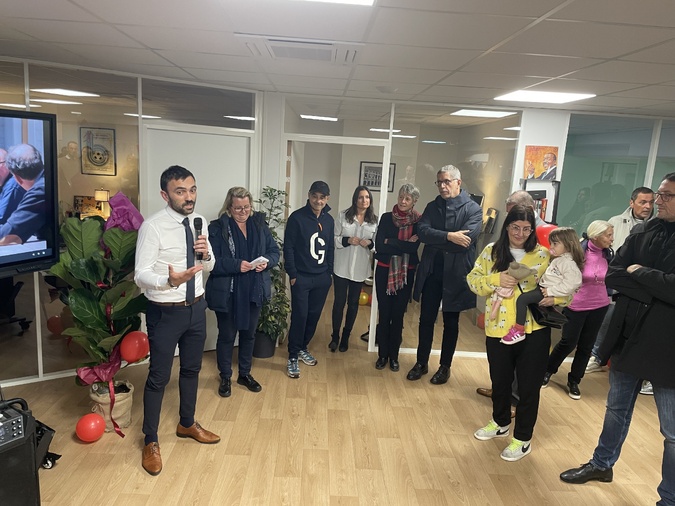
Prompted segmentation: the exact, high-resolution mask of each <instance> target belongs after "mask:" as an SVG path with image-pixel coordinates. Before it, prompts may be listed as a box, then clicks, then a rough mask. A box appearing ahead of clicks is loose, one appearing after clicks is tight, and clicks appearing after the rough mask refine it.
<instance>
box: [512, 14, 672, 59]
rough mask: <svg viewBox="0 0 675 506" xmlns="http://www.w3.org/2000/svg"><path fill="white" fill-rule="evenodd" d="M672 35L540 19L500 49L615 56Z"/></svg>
mask: <svg viewBox="0 0 675 506" xmlns="http://www.w3.org/2000/svg"><path fill="white" fill-rule="evenodd" d="M673 35H675V34H674V33H673V32H672V31H671V30H666V29H662V28H646V27H636V26H623V25H622V26H619V25H605V24H601V23H588V22H575V21H574V22H566V21H548V20H547V21H543V22H541V23H539V24H537V25H535V26H533V27H531V28H529V29H528V30H526V31H525V32H524V33H522V34H520V35H518V36H517V37H515V38H514V39H512V40H510V41H508V42H506V43H505V44H504V45H502V46H501V47H500V48H499V50H500V51H504V52H512V53H536V54H550V55H560V56H583V57H590V58H616V57H617V56H620V55H622V54H624V53H628V52H630V51H634V50H635V48H643V47H646V46H649V45H652V44H656V43H659V42H663V41H665V40H668V39H670V38H672V37H673Z"/></svg>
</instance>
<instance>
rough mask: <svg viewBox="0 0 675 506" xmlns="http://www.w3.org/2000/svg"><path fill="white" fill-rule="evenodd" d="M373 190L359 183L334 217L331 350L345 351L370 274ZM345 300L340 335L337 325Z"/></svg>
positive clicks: (373, 223) (374, 224) (374, 221)
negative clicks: (346, 202) (362, 292)
mask: <svg viewBox="0 0 675 506" xmlns="http://www.w3.org/2000/svg"><path fill="white" fill-rule="evenodd" d="M372 202H373V194H372V193H370V190H369V189H368V188H367V187H365V186H358V187H357V188H356V190H354V195H353V196H352V205H351V206H350V207H349V208H348V209H345V210H344V211H341V212H340V216H339V217H338V219H337V220H335V263H334V266H333V290H334V293H335V301H334V302H333V334H332V339H331V342H330V344H329V345H328V347H329V348H330V351H332V352H335V350H337V349H338V348H339V350H340V351H347V349H348V348H349V334H350V333H351V331H352V327H353V326H354V321H355V320H356V315H357V313H358V311H359V295H360V294H361V288H362V287H363V282H364V281H365V279H366V278H367V277H368V276H370V270H371V266H370V250H371V249H372V248H373V241H374V238H375V231H376V229H377V215H376V214H375V213H374V212H373V208H372ZM345 302H346V303H347V316H346V317H345V322H344V328H343V329H342V338H340V326H341V325H342V317H343V314H344V308H345Z"/></svg>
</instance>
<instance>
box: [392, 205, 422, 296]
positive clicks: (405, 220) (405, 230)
mask: <svg viewBox="0 0 675 506" xmlns="http://www.w3.org/2000/svg"><path fill="white" fill-rule="evenodd" d="M421 216H422V215H421V214H420V213H418V212H417V211H415V209H410V211H407V212H403V211H401V210H399V208H398V204H397V205H395V206H394V209H393V211H392V213H391V218H392V220H393V222H394V225H396V227H397V228H398V239H399V240H400V241H407V240H408V239H410V238H411V237H412V235H413V225H414V224H415V223H417V222H418V221H419V220H420V218H421ZM409 262H410V255H408V253H404V254H403V255H392V256H391V259H390V260H389V276H388V278H387V295H396V292H397V291H398V290H400V289H401V288H402V287H403V286H405V285H406V284H407V282H408V263H409Z"/></svg>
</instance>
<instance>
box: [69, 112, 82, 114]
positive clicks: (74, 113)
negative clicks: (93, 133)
mask: <svg viewBox="0 0 675 506" xmlns="http://www.w3.org/2000/svg"><path fill="white" fill-rule="evenodd" d="M70 114H82V113H81V112H79V111H70Z"/></svg>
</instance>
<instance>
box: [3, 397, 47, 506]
mask: <svg viewBox="0 0 675 506" xmlns="http://www.w3.org/2000/svg"><path fill="white" fill-rule="evenodd" d="M36 438H37V436H36V421H35V418H33V416H32V415H31V412H30V411H29V410H28V406H27V405H26V402H25V401H24V400H23V399H10V400H8V401H3V402H0V505H2V506H35V505H39V504H40V482H39V476H38V465H37V461H36V449H37V440H36Z"/></svg>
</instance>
